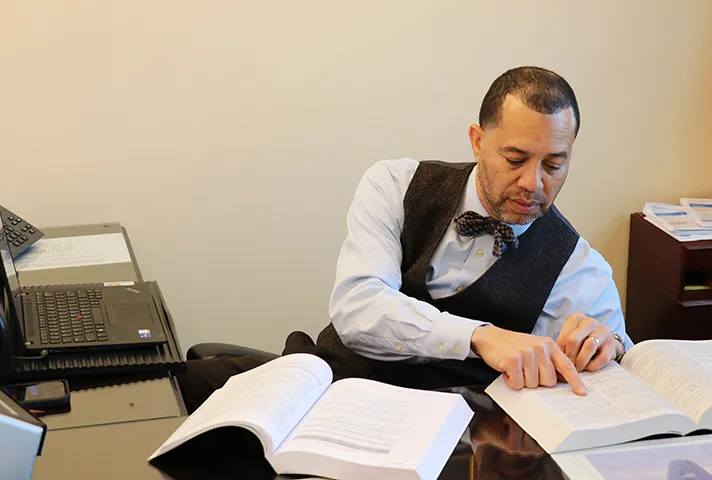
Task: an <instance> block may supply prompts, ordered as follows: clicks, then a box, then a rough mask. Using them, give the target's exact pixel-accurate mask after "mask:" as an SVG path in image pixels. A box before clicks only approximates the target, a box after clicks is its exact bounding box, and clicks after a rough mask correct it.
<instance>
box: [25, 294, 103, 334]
mask: <svg viewBox="0 0 712 480" xmlns="http://www.w3.org/2000/svg"><path fill="white" fill-rule="evenodd" d="M101 299H102V293H101V290H77V291H67V292H37V293H36V294H35V301H36V307H37V316H38V319H39V325H40V342H41V343H42V345H62V344H67V343H90V344H91V343H98V342H107V341H108V340H109V337H108V335H107V333H106V325H105V324H104V319H103V317H102V315H101V303H100V302H99V301H100V300H101Z"/></svg>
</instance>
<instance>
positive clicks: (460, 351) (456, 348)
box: [454, 346, 462, 355]
mask: <svg viewBox="0 0 712 480" xmlns="http://www.w3.org/2000/svg"><path fill="white" fill-rule="evenodd" d="M454 351H455V355H460V354H461V353H462V349H461V348H460V347H459V346H458V347H455V350H454Z"/></svg>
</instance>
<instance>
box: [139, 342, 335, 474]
mask: <svg viewBox="0 0 712 480" xmlns="http://www.w3.org/2000/svg"><path fill="white" fill-rule="evenodd" d="M331 380H332V372H331V369H330V368H329V365H328V364H327V363H326V362H325V361H324V360H322V359H320V358H319V357H317V356H315V355H308V354H294V355H286V356H284V357H280V358H277V359H275V360H272V361H271V362H269V363H266V364H264V365H261V366H259V367H257V368H255V369H253V370H250V371H247V372H245V373H242V374H239V375H235V376H233V377H231V378H230V380H228V381H227V383H226V384H225V385H224V386H223V387H222V388H221V389H219V390H217V391H215V393H213V394H212V395H211V396H210V398H208V399H207V400H206V401H205V403H203V405H201V406H200V408H198V409H197V410H196V411H195V412H193V414H192V415H191V416H190V417H188V419H187V420H186V421H185V422H184V423H183V424H182V425H181V426H180V427H179V428H178V430H176V431H175V432H174V433H173V435H171V437H170V438H169V439H168V440H167V441H166V442H165V443H164V444H163V445H162V446H161V447H160V448H159V449H158V450H157V451H156V452H155V453H154V454H153V455H152V456H151V457H150V458H149V460H150V459H152V458H155V457H157V456H158V455H162V454H163V453H165V452H167V451H169V450H171V449H173V448H175V447H177V446H178V445H181V444H182V443H184V442H186V441H188V440H190V439H191V438H194V437H196V436H198V435H200V434H201V433H204V432H207V431H208V430H212V429H214V428H219V427H225V426H238V427H243V428H246V429H248V430H250V431H252V432H253V433H254V434H255V435H257V437H258V438H259V439H260V440H261V441H262V445H263V446H264V447H265V455H269V454H271V453H272V452H274V450H275V449H276V448H277V446H278V445H279V444H280V443H282V441H284V439H285V438H286V437H287V435H289V433H290V432H291V431H292V429H293V428H294V427H295V426H296V425H297V423H299V420H301V418H302V417H303V416H304V415H305V414H306V413H307V412H308V411H309V409H310V408H311V407H312V406H313V405H314V404H315V403H316V401H317V400H318V398H319V397H320V396H321V395H322V394H323V393H324V392H325V391H326V389H327V388H328V387H329V384H330V383H331Z"/></svg>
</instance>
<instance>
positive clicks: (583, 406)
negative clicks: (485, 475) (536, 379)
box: [485, 340, 712, 453]
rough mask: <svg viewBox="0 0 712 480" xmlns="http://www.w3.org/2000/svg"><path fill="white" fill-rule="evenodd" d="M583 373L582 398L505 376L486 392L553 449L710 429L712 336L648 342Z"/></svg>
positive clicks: (558, 388) (559, 388)
mask: <svg viewBox="0 0 712 480" xmlns="http://www.w3.org/2000/svg"><path fill="white" fill-rule="evenodd" d="M581 375H582V377H583V379H584V382H585V383H586V389H587V391H588V394H587V395H586V396H582V397H580V396H577V395H575V394H574V393H573V392H572V391H571V388H570V387H569V386H568V385H565V384H559V385H557V386H555V387H553V388H544V387H542V388H536V389H524V390H519V391H515V390H512V389H510V388H509V387H508V386H507V385H506V384H505V383H504V379H503V378H502V377H499V378H498V379H497V380H495V381H494V382H493V383H492V384H491V385H490V386H489V387H487V390H485V391H486V392H487V394H489V395H490V396H491V397H492V399H493V400H494V401H495V402H497V403H498V404H499V406H501V407H502V409H504V411H505V412H507V413H508V414H509V415H510V416H511V417H512V418H513V419H514V420H515V421H516V422H517V423H518V424H519V425H520V426H521V427H522V428H523V429H524V430H525V431H526V432H527V433H528V434H529V435H531V436H532V437H533V438H534V439H535V440H536V441H537V442H539V445H540V446H541V447H542V448H543V449H544V450H546V451H547V452H549V453H553V452H562V451H568V450H578V449H582V448H592V447H599V446H604V445H612V444H616V443H623V442H628V441H631V440H636V439H639V438H643V437H648V436H651V435H657V434H680V435H686V434H688V433H691V432H693V431H695V430H703V429H707V430H712V341H678V340H647V341H645V342H641V343H639V344H637V345H636V346H634V347H633V348H631V349H630V350H629V351H628V353H626V354H625V356H624V357H623V360H622V361H621V364H620V365H618V364H617V363H615V362H611V363H610V364H609V365H608V366H606V367H605V368H603V369H601V370H600V371H598V372H595V373H590V372H584V373H582V374H581Z"/></svg>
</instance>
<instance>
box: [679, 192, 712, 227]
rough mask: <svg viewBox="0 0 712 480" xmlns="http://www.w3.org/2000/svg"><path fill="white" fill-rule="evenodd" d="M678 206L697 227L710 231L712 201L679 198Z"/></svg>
mask: <svg viewBox="0 0 712 480" xmlns="http://www.w3.org/2000/svg"><path fill="white" fill-rule="evenodd" d="M680 205H682V207H683V208H684V209H685V211H686V212H687V213H688V214H689V215H690V217H691V218H692V219H693V220H694V221H695V223H697V225H699V226H700V227H704V228H710V229H712V199H710V198H681V199H680Z"/></svg>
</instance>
